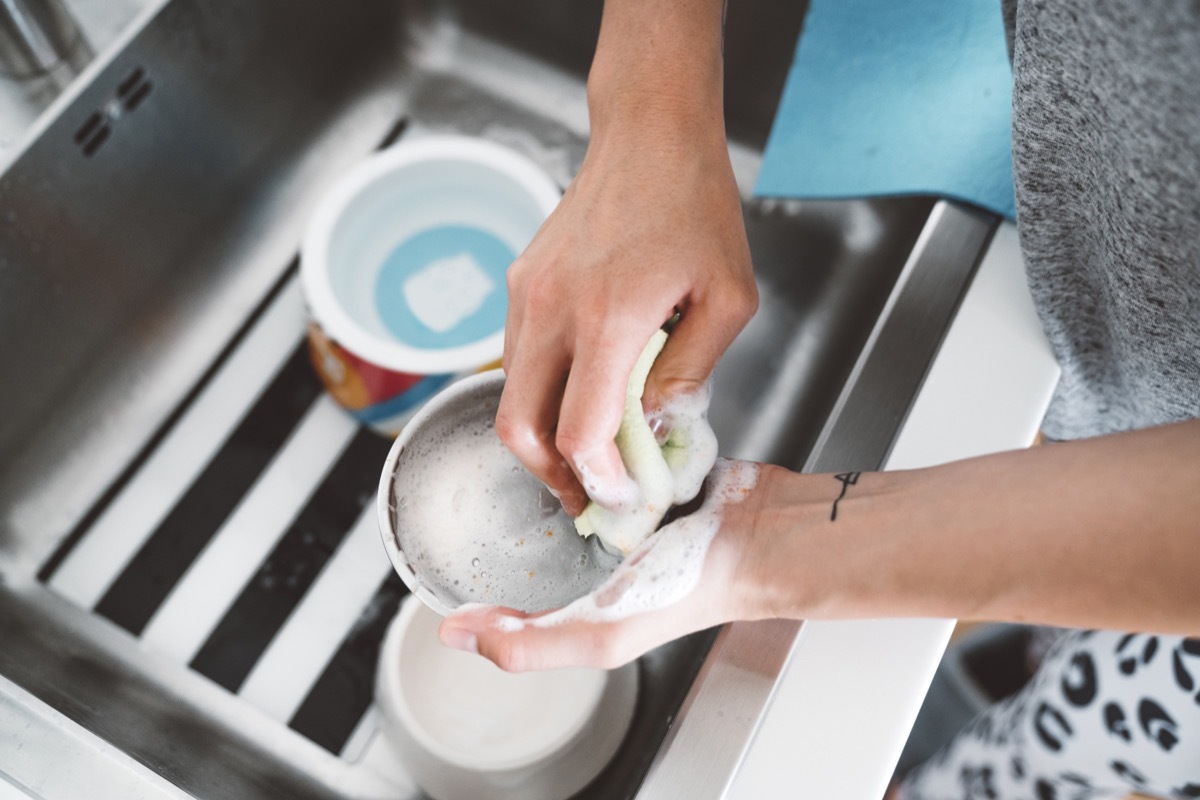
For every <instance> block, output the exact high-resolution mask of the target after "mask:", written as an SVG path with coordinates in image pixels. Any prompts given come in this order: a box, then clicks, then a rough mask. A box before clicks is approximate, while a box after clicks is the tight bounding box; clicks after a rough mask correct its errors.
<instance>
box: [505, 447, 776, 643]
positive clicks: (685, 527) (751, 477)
mask: <svg viewBox="0 0 1200 800" xmlns="http://www.w3.org/2000/svg"><path fill="white" fill-rule="evenodd" d="M757 481H758V466H757V465H756V464H752V463H749V462H743V461H727V460H723V459H722V460H718V461H717V462H716V467H715V468H714V469H713V470H712V472H711V473H710V475H709V485H708V491H707V493H706V496H705V499H704V502H703V503H702V504H701V506H700V508H699V509H697V510H696V511H695V512H694V513H692V514H689V515H688V516H686V517H682V518H680V519H677V520H675V521H674V522H672V523H670V524H669V525H666V526H665V527H663V528H662V529H661V530H660V531H658V532H657V533H656V534H654V535H653V536H651V537H650V538H649V539H647V540H646V541H645V542H644V543H643V544H642V545H641V546H640V547H639V548H638V549H637V550H635V551H634V552H633V553H632V554H631V555H630V556H629V558H628V559H626V560H625V562H624V563H622V564H621V565H620V566H619V567H618V568H617V569H616V570H615V571H614V572H613V573H612V574H611V575H610V576H609V577H608V579H607V580H605V581H604V583H603V584H602V585H600V586H599V587H598V588H597V589H596V590H595V591H593V592H592V593H590V594H588V595H587V596H585V597H581V598H579V599H578V600H576V601H574V602H572V603H571V604H569V605H567V606H566V607H564V608H561V609H559V610H557V611H552V612H550V613H549V614H545V615H543V616H540V617H534V618H532V619H529V620H521V619H518V618H513V617H506V618H504V619H503V620H502V621H500V622H499V623H498V624H499V625H500V626H501V629H502V630H506V631H509V632H512V631H516V630H520V629H521V628H522V627H523V626H524V625H525V624H532V625H535V626H538V627H549V626H555V625H562V624H564V623H568V622H583V621H586V622H593V623H596V622H615V621H617V620H621V619H625V618H627V617H630V616H632V615H634V614H644V613H646V612H649V611H655V610H658V609H661V608H666V607H667V606H670V605H673V604H675V603H678V602H679V601H680V600H682V599H684V598H685V597H687V596H688V595H689V594H691V593H692V592H693V591H694V590H695V588H696V586H697V585H699V583H700V577H701V575H702V573H703V572H704V561H705V558H706V557H707V555H708V550H709V545H711V543H712V540H713V537H714V536H716V534H717V531H718V530H720V527H721V520H722V518H723V515H724V511H725V509H726V508H727V507H728V506H729V505H731V504H734V503H739V502H741V501H742V500H743V499H744V498H745V497H746V495H747V494H749V492H750V491H751V490H752V489H753V488H754V486H755V484H756V483H757Z"/></svg>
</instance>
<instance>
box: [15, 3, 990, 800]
mask: <svg viewBox="0 0 1200 800" xmlns="http://www.w3.org/2000/svg"><path fill="white" fill-rule="evenodd" d="M599 13H600V2H598V0H596V1H593V2H584V3H571V4H569V5H568V4H562V3H560V2H557V0H540V1H539V2H531V1H529V0H525V1H523V2H520V3H509V4H503V5H500V4H493V3H488V2H486V1H485V0H462V2H450V3H402V2H400V1H399V0H359V2H355V3H339V4H335V3H329V2H322V0H303V1H300V2H298V1H297V0H247V2H239V3H232V4H231V3H225V2H218V0H173V2H170V3H168V4H167V5H165V6H164V7H163V8H162V10H161V11H160V12H159V13H158V14H157V15H156V16H155V17H153V18H152V19H150V20H149V21H148V22H147V24H146V26H145V28H144V29H143V30H142V31H141V32H140V33H139V34H138V35H137V36H136V37H134V38H133V39H132V40H131V42H130V43H129V45H128V46H127V47H126V48H124V49H123V50H122V51H121V52H119V53H116V54H114V55H112V56H111V57H110V59H109V61H108V62H107V63H106V64H104V65H102V68H97V69H93V70H92V71H91V72H89V73H88V75H87V76H86V77H87V80H86V81H85V83H83V84H77V85H74V86H73V87H71V89H70V90H68V91H69V101H66V102H64V103H63V104H62V105H60V106H57V109H58V110H57V112H56V116H55V117H54V118H53V119H52V120H50V121H49V122H48V124H46V125H45V127H44V130H43V133H42V134H41V135H40V136H39V137H38V138H37V139H36V140H35V141H33V142H32V143H30V144H29V145H28V147H27V149H26V150H25V151H24V152H22V153H20V154H19V155H18V156H17V157H16V158H15V160H14V161H13V162H12V164H11V166H10V167H9V168H8V169H7V171H5V172H4V173H3V174H2V175H0V340H2V341H3V342H4V343H5V346H4V348H3V350H2V351H0V374H3V375H5V376H7V377H8V382H7V384H6V387H5V389H4V391H3V392H2V393H0V452H3V453H4V458H3V460H2V462H0V642H3V643H4V645H3V647H0V679H3V680H4V681H7V682H9V683H10V684H11V685H13V686H15V687H18V688H19V692H20V694H21V696H22V697H27V698H29V702H31V703H32V702H37V703H41V704H44V705H45V706H46V707H48V708H49V709H52V710H53V712H54V713H55V714H58V715H61V716H62V718H63V719H65V720H67V721H68V723H69V724H70V725H73V726H78V729H79V730H80V731H82V732H83V733H84V735H88V736H92V735H94V736H96V737H99V738H100V739H101V740H103V741H104V742H107V743H108V744H110V745H112V746H113V747H115V748H116V750H117V751H120V752H121V753H123V754H126V755H127V756H128V757H130V758H131V759H132V760H133V761H135V762H137V763H138V764H140V765H142V766H144V767H146V768H148V769H149V770H150V771H151V772H152V773H156V774H157V775H158V776H161V778H163V779H165V781H167V782H168V783H169V784H171V785H174V786H176V787H178V788H179V789H181V790H182V791H183V792H186V793H188V794H191V795H194V796H196V797H204V798H209V797H211V798H233V797H238V798H242V797H289V798H308V797H311V798H318V797H407V796H419V795H418V792H417V790H416V789H415V788H414V787H413V786H412V784H411V783H410V782H409V781H408V779H407V777H406V776H404V775H403V773H402V772H401V771H399V770H398V769H397V768H396V767H395V765H394V763H391V762H390V761H389V754H388V753H387V752H386V749H385V748H382V747H381V746H380V743H379V740H378V737H374V736H373V733H374V727H373V715H372V712H371V710H370V686H371V680H372V670H373V660H374V657H375V653H376V652H377V647H378V640H379V637H380V635H381V634H382V629H383V626H384V625H385V624H386V621H387V619H388V617H389V616H390V614H391V612H392V611H394V609H395V607H396V604H397V603H398V602H399V600H400V598H401V595H402V594H403V588H402V586H400V585H399V583H398V581H396V580H395V578H394V577H392V576H390V575H389V573H388V570H387V567H386V558H385V556H384V554H383V552H382V549H381V548H380V549H378V551H377V552H376V551H367V550H364V549H360V548H359V546H358V544H357V542H359V541H365V538H364V537H367V538H369V537H370V536H374V535H375V534H374V532H373V531H367V532H365V533H364V526H363V523H362V519H363V517H362V514H363V508H364V504H365V503H366V501H367V498H368V497H369V494H370V491H371V490H372V488H373V485H374V480H375V476H376V475H377V472H378V469H379V466H380V465H381V462H382V458H383V453H384V451H385V450H386V445H387V443H386V442H385V441H383V440H381V439H378V438H377V437H375V436H374V435H373V434H371V433H369V432H366V431H361V430H358V429H357V428H355V427H354V425H353V424H352V423H350V422H349V420H348V418H345V417H342V416H339V415H338V413H337V412H336V411H333V410H331V407H330V406H329V401H328V400H327V399H325V398H323V397H322V396H321V394H320V392H319V390H318V389H317V384H316V383H315V379H314V378H313V377H312V375H311V374H310V373H309V372H308V370H307V366H306V365H305V363H304V361H305V356H304V352H303V348H302V346H301V338H302V310H301V307H300V305H299V301H298V295H297V293H296V287H295V279H294V277H295V265H296V258H297V247H298V242H299V240H300V237H301V233H302V231H303V229H304V226H305V223H306V220H307V217H308V214H309V212H310V210H311V209H312V207H313V205H314V203H315V202H316V200H317V199H318V198H319V197H320V196H321V194H322V192H323V191H324V190H325V189H326V188H327V187H328V186H329V185H330V183H331V182H332V181H334V180H335V179H336V178H337V177H338V175H339V174H340V173H342V172H343V171H344V170H345V169H346V168H347V167H349V166H350V165H352V164H354V163H355V162H357V161H358V160H360V159H362V158H363V157H364V156H366V155H367V154H369V153H371V152H372V151H373V150H375V149H377V148H379V147H384V146H386V145H388V144H390V143H391V142H393V141H395V140H397V139H398V138H400V137H403V136H409V135H415V134H417V133H419V132H421V131H430V130H451V131H455V132H459V133H466V134H472V135H479V136H483V137H487V138H491V139H495V140H498V141H501V142H503V143H505V144H508V145H510V146H512V147H514V148H517V149H519V150H522V151H523V152H525V153H526V154H527V155H529V156H530V157H532V158H533V159H534V160H535V161H537V162H539V163H540V164H542V165H543V166H544V167H545V168H546V169H547V170H548V171H549V172H550V174H551V175H552V176H554V177H555V178H556V179H558V180H559V181H560V182H562V183H564V184H565V183H566V182H567V181H569V180H570V178H571V176H572V174H573V173H574V171H575V170H576V169H577V167H578V165H579V163H580V161H581V159H582V157H583V153H584V150H585V147H586V141H587V119H586V105H585V97H584V78H585V75H586V69H587V65H588V63H589V61H590V57H591V52H592V46H593V44H594V41H595V37H596V31H597V29H598V25H599ZM802 15H803V4H777V3H775V2H773V1H772V0H742V2H738V3H735V4H731V7H730V9H729V18H728V28H727V35H728V41H727V46H726V53H727V59H728V64H729V66H728V87H727V96H728V98H729V99H728V109H727V112H728V117H729V130H730V134H731V138H732V140H733V141H732V144H731V151H732V154H733V157H734V161H735V168H736V170H737V171H738V173H739V179H740V182H741V183H742V185H743V188H744V191H745V194H746V197H747V200H746V204H745V208H746V218H747V225H748V229H749V233H750V239H751V248H752V251H753V255H754V260H755V265H756V270H757V274H758V276H759V279H760V283H761V287H760V288H761V294H762V303H761V310H760V312H759V314H758V316H757V317H756V319H755V320H754V321H753V322H752V323H751V325H750V326H749V327H748V328H747V330H746V331H745V333H744V334H743V336H742V337H740V338H739V339H738V341H737V342H736V343H735V344H734V346H733V348H732V349H731V351H730V353H729V354H728V356H727V357H726V358H725V359H724V361H723V362H722V365H721V367H720V369H719V371H718V374H717V379H716V389H715V399H714V402H713V407H712V418H713V423H714V426H715V427H716V429H717V432H718V436H719V439H720V441H721V444H722V451H723V452H724V453H725V454H727V455H733V456H739V457H745V458H755V459H759V460H765V461H773V462H775V463H780V464H784V465H786V466H790V467H793V468H801V467H803V466H805V465H807V466H808V467H810V468H813V467H820V468H834V467H841V468H844V469H864V468H873V467H877V466H878V465H879V463H881V461H882V459H883V458H884V456H885V455H886V452H887V449H888V447H889V446H890V442H891V439H892V437H893V436H894V435H895V432H896V430H898V428H899V425H900V423H901V422H902V420H903V416H904V414H905V413H906V410H907V404H908V402H909V400H910V399H911V397H912V395H913V393H914V392H915V390H916V388H917V387H918V386H919V385H920V381H921V379H922V377H923V375H924V371H925V368H926V366H927V364H928V363H929V360H930V358H931V357H932V355H933V353H934V351H936V348H937V344H938V342H939V341H940V337H941V334H942V332H943V331H944V328H945V325H946V323H947V321H948V320H949V318H950V316H951V315H952V313H953V309H954V306H955V304H956V303H957V300H958V297H959V296H960V293H961V291H962V289H963V287H964V285H965V284H966V282H967V281H968V280H969V277H970V274H971V270H972V269H973V267H974V265H975V263H976V260H977V259H978V257H979V255H980V253H981V252H982V250H983V247H984V246H985V244H986V242H987V239H988V237H989V236H990V231H991V222H990V220H988V219H987V218H986V217H983V216H980V215H977V214H974V213H973V212H970V211H967V210H965V209H960V208H957V207H953V206H948V205H946V204H944V203H938V204H936V205H935V203H934V202H933V201H932V200H925V199H905V200H899V199H892V200H876V201H853V202H841V203H832V202H829V203H797V202H794V201H782V200H770V199H751V198H750V196H749V195H750V187H751V185H752V181H753V177H754V174H755V172H756V170H757V164H758V154H759V152H760V150H761V148H762V146H763V143H764V142H765V139H766V134H767V131H768V129H769V125H770V121H771V118H772V115H773V110H774V106H775V103H776V101H777V99H778V94H779V91H780V90H781V87H782V82H783V78H784V75H785V73H786V69H787V66H788V64H789V62H790V58H791V53H792V49H793V47H794V43H795V39H796V36H797V33H798V31H799V28H800V22H801V18H802ZM897 354H898V355H897ZM867 411H870V412H871V413H869V414H868V413H867ZM298 454H303V457H300V456H299V455H298ZM298 465H299V466H298ZM301 467H303V468H301ZM267 485H272V486H277V487H281V488H279V489H278V492H279V493H278V494H277V495H271V494H269V492H268V491H267V489H266V488H264V487H266V486H267ZM239 525H241V526H242V527H241V528H239V527H238V526H239ZM272 526H274V527H272ZM364 547H365V546H364ZM355 559H358V560H357V561H356V560H355ZM380 565H383V566H382V567H381V566H380ZM339 576H340V577H339ZM339 580H340V581H343V583H338V581H339ZM355 587H356V588H355ZM764 635H766V636H767V638H766V639H764V638H763V637H764ZM795 635H796V628H795V626H790V627H787V626H785V627H783V628H776V629H772V630H771V631H767V632H766V634H764V632H763V629H762V628H756V627H751V626H736V625H735V626H730V627H727V628H726V629H725V630H724V631H722V632H720V634H719V635H718V634H717V632H715V631H710V632H705V633H702V634H697V635H694V636H691V637H687V638H685V639H683V640H680V641H679V642H675V643H672V644H670V645H667V646H665V647H663V648H660V649H659V650H657V651H655V652H653V653H651V654H649V655H647V656H646V657H645V658H643V659H642V661H641V675H642V689H643V691H642V696H641V699H640V701H639V709H638V712H637V716H636V719H635V722H634V726H633V729H632V730H631V732H630V734H629V737H628V739H627V741H626V742H625V744H624V745H623V747H622V749H621V751H620V752H619V753H618V755H617V757H616V758H615V759H614V761H613V763H612V764H611V765H610V767H609V768H608V769H607V770H606V771H605V772H604V773H603V774H602V775H601V776H600V777H599V778H598V779H597V780H596V782H595V783H594V784H593V785H591V786H590V787H588V788H587V789H585V790H584V791H583V792H582V793H581V794H580V797H589V798H591V797H595V798H619V797H634V796H639V797H650V796H654V797H664V798H667V797H700V796H705V795H708V796H719V795H720V793H721V792H722V791H723V789H724V787H725V786H726V785H727V784H728V781H729V779H730V777H731V776H732V774H733V772H734V770H735V769H736V766H737V763H738V761H739V760H740V757H741V754H742V753H744V750H745V747H746V746H748V742H749V739H750V737H751V736H752V734H753V730H754V726H755V724H756V721H757V719H758V715H759V714H760V713H761V711H762V708H763V707H764V706H765V704H766V702H768V700H769V696H770V687H771V686H772V685H773V681H774V679H775V677H777V674H778V671H779V669H780V668H781V667H782V663H783V659H784V658H785V657H786V652H787V648H788V647H789V646H790V643H791V641H793V640H794V638H795ZM772 636H774V637H775V638H771V637H772ZM714 640H715V642H716V644H715V646H714ZM739 658H740V659H741V668H740V669H735V670H732V671H730V670H728V669H724V668H723V667H724V666H728V665H729V664H730V663H734V662H737V661H738V659H739ZM755 664H759V665H762V666H761V667H755V666H754V665H755ZM747 665H750V666H747ZM730 681H733V682H735V683H737V682H741V683H740V684H739V685H742V686H743V688H744V689H745V691H742V692H741V693H736V692H735V693H733V694H732V695H731V694H729V693H728V692H724V691H723V689H722V687H727V686H728V685H729V682H730ZM728 703H735V707H734V706H728V705H722V704H728ZM714 708H717V709H718V710H720V713H721V715H722V716H724V710H725V709H726V708H730V709H731V710H732V711H733V712H734V713H731V714H730V716H729V719H727V720H725V721H723V722H721V723H717V722H716V721H715V720H716V717H715V716H713V710H714ZM695 741H706V742H710V743H716V744H715V745H713V746H715V747H717V750H719V752H716V753H715V754H714V755H713V756H712V757H711V758H709V759H708V762H707V764H706V765H705V769H703V770H695V769H692V770H687V769H684V768H683V766H681V765H685V764H687V763H688V759H690V758H694V757H695V755H694V750H695V745H693V744H691V742H695ZM55 757H56V754H55V753H53V752H46V753H45V760H46V763H47V765H49V764H51V763H52V762H53V761H54V759H55ZM4 767H5V765H4V764H3V763H0V772H3V770H4ZM648 776H649V777H648ZM697 781H700V783H697ZM147 796H149V795H147Z"/></svg>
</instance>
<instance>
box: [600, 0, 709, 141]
mask: <svg viewBox="0 0 1200 800" xmlns="http://www.w3.org/2000/svg"><path fill="white" fill-rule="evenodd" d="M722 8H723V0H688V1H687V2H680V0H608V1H607V2H606V3H605V8H604V19H603V23H602V25H601V29H600V38H599V41H598V42H597V45H596V56H595V59H594V60H593V62H592V67H591V70H590V72H589V74H588V84H587V93H588V111H589V115H590V118H591V127H592V138H593V140H595V139H597V138H604V137H606V136H608V135H610V134H612V133H613V132H621V131H626V130H629V131H636V132H637V133H638V135H645V134H647V133H649V135H651V136H659V137H661V136H671V135H673V134H675V135H679V136H681V137H686V138H691V139H692V141H693V146H694V144H695V138H696V135H697V134H698V133H703V132H712V131H714V130H715V131H717V132H719V133H720V140H721V142H722V145H723V143H724V124H723V119H724V114H723V97H722V80H723V69H724V65H723V57H722V52H721V47H722V43H721V39H722V30H721V28H722V20H721V17H722ZM686 138H684V140H685V141H686ZM710 138H711V137H710Z"/></svg>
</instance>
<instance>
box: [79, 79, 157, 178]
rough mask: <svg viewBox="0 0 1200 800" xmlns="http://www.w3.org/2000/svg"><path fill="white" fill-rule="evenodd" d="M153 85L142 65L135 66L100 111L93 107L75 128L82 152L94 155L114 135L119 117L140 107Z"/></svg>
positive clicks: (86, 154) (89, 156)
mask: <svg viewBox="0 0 1200 800" xmlns="http://www.w3.org/2000/svg"><path fill="white" fill-rule="evenodd" d="M153 89H154V83H153V82H152V81H151V80H150V79H149V78H148V77H146V71H145V70H144V69H142V68H141V67H134V68H133V69H132V70H131V71H130V73H129V74H128V75H126V76H125V79H124V80H123V81H121V83H120V84H119V85H118V86H117V91H116V94H115V95H114V96H113V97H112V99H111V100H109V101H108V102H107V103H106V104H105V105H104V107H103V108H101V109H100V110H99V111H93V112H92V113H91V115H90V116H89V117H88V118H87V120H85V121H84V123H83V125H81V126H80V127H79V129H78V130H77V131H75V143H76V144H77V145H79V147H80V149H81V150H82V151H83V155H84V156H85V157H87V158H91V157H92V156H93V155H95V153H96V151H97V150H99V149H100V148H101V147H102V146H103V145H104V143H105V142H107V141H108V139H109V137H110V136H112V130H113V126H114V125H115V124H116V123H117V120H119V119H120V118H121V117H123V116H124V115H125V114H127V113H130V112H132V111H135V110H137V107H138V106H140V105H141V104H142V101H143V100H145V99H146V96H147V95H149V94H150V92H151V91H152V90H153Z"/></svg>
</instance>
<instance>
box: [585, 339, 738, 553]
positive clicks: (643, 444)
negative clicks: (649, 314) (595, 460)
mask: <svg viewBox="0 0 1200 800" xmlns="http://www.w3.org/2000/svg"><path fill="white" fill-rule="evenodd" d="M666 341H667V334H666V332H665V331H662V330H659V331H656V332H655V333H654V335H653V336H652V337H651V338H650V341H649V342H648V343H647V344H646V347H645V349H644V350H642V354H641V355H640V356H639V357H638V360H637V363H636V364H635V365H634V368H633V372H632V373H630V376H629V384H628V386H627V387H626V391H625V408H624V411H623V412H622V415H621V425H620V428H619V429H618V430H617V437H616V445H617V451H618V452H619V453H620V454H621V460H622V461H623V462H624V464H625V470H626V472H628V473H629V483H628V484H627V485H626V486H623V487H621V488H620V491H618V492H617V493H616V494H615V495H614V497H613V498H612V501H611V502H606V503H605V504H604V505H601V504H600V503H597V502H596V500H595V499H593V500H592V501H591V502H589V503H588V505H587V508H585V509H584V511H583V513H582V514H580V515H579V516H578V517H576V519H575V528H576V530H577V531H578V532H579V535H580V536H584V537H587V536H592V535H596V536H598V537H599V538H600V542H601V543H602V544H603V545H604V547H605V548H606V549H607V550H609V551H610V552H613V553H619V554H621V555H628V554H629V553H630V552H631V551H632V550H633V549H634V548H635V547H637V546H638V545H639V544H641V543H642V542H643V541H644V540H645V539H646V537H647V536H649V535H650V534H651V533H653V532H654V531H655V530H656V529H657V528H658V524H659V523H660V522H661V521H662V518H663V517H664V516H665V515H666V513H667V511H668V510H669V509H670V508H671V506H672V505H678V504H681V503H686V502H687V501H689V500H691V499H692V498H693V497H695V496H696V495H697V494H698V493H699V491H700V487H701V485H702V484H703V483H704V478H705V476H706V475H707V474H708V473H709V471H710V470H711V469H712V466H713V464H714V463H715V462H716V458H717V440H716V436H715V435H714V434H713V432H712V428H711V427H709V425H708V422H707V420H706V418H705V413H706V411H707V409H708V391H707V389H705V390H703V391H702V392H700V393H699V394H697V395H690V396H686V397H681V398H677V399H676V400H674V401H672V403H671V404H669V405H668V406H667V407H666V408H664V409H663V411H662V417H663V421H664V423H665V424H666V426H667V429H668V431H669V433H668V434H667V437H666V441H665V442H664V443H663V444H662V445H660V444H659V443H658V441H657V440H656V438H655V436H654V431H653V430H652V429H651V427H650V423H649V422H648V421H647V420H646V415H645V412H643V410H642V393H643V391H645V388H646V377H647V376H648V375H649V374H650V367H651V366H653V365H654V360H655V359H656V358H657V357H658V354H659V353H660V352H662V348H663V345H664V344H666ZM585 488H588V489H589V494H590V495H592V496H593V497H594V496H595V493H594V492H593V491H592V490H591V488H590V487H586V486H585Z"/></svg>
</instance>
